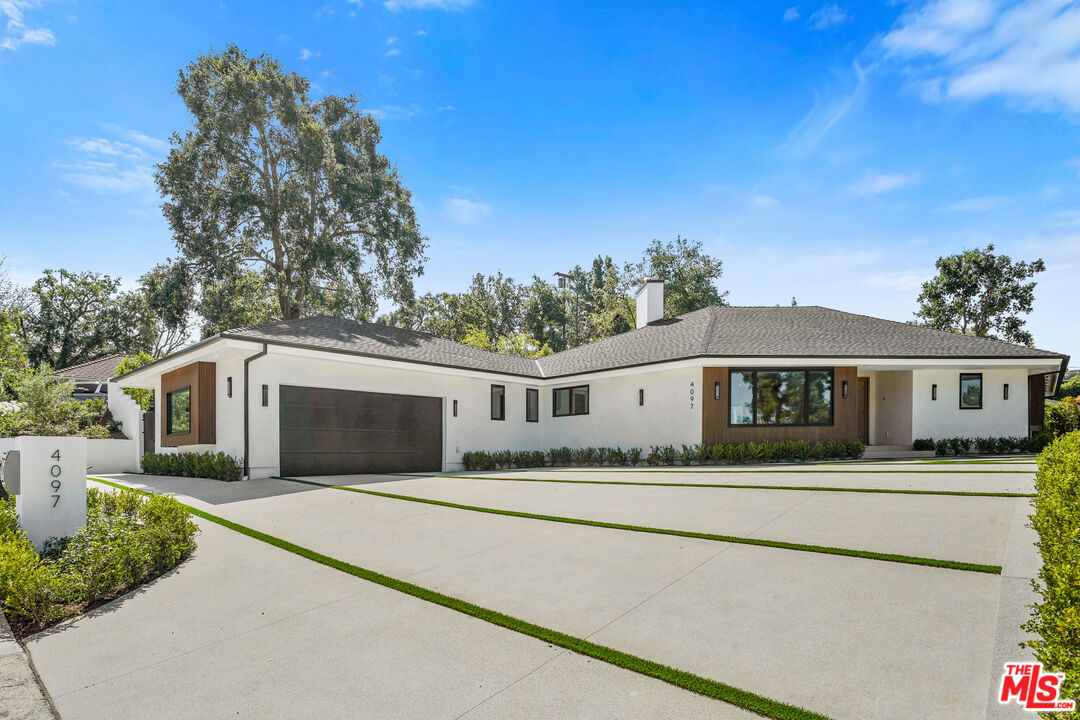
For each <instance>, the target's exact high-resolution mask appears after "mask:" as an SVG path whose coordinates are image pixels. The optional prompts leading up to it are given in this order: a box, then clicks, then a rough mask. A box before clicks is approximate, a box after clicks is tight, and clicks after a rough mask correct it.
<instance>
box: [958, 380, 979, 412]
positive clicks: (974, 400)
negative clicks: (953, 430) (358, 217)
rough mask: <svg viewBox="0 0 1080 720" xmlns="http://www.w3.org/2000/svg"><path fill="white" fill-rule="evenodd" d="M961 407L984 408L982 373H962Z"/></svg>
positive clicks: (969, 408)
mask: <svg viewBox="0 0 1080 720" xmlns="http://www.w3.org/2000/svg"><path fill="white" fill-rule="evenodd" d="M960 409H961V410H981V409H982V373H960Z"/></svg>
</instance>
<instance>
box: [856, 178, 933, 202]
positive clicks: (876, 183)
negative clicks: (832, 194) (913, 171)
mask: <svg viewBox="0 0 1080 720" xmlns="http://www.w3.org/2000/svg"><path fill="white" fill-rule="evenodd" d="M918 181H919V177H918V176H917V175H905V174H902V173H867V174H866V175H865V176H864V177H863V178H862V179H861V180H859V181H858V182H855V183H852V184H851V185H848V188H847V191H848V192H849V193H851V194H852V195H858V196H860V197H870V196H872V195H882V194H884V193H890V192H894V191H896V190H899V189H901V188H904V187H908V186H909V185H914V184H915V183H917V182H918Z"/></svg>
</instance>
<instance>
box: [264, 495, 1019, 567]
mask: <svg viewBox="0 0 1080 720" xmlns="http://www.w3.org/2000/svg"><path fill="white" fill-rule="evenodd" d="M277 479H278V480H286V481H288V482H295V483H302V484H304V485H314V486H316V487H324V488H331V489H333V490H344V491H345V492H354V493H360V494H362V495H374V496H375V497H381V498H388V499H390V500H405V501H406V502H415V503H423V504H425V505H438V506H439V507H447V508H452V509H454V510H468V511H470V512H481V513H488V514H490V515H506V516H507V517H518V518H525V519H527V520H546V521H548V522H557V523H566V524H568V525H586V526H589V527H598V528H605V529H608V530H628V531H630V532H640V533H652V534H654V535H674V536H676V537H686V538H694V539H696V540H712V541H715V542H726V543H735V544H738V545H758V546H760V547H770V548H778V549H780V550H798V551H800V552H816V553H824V554H826V555H843V556H845V557H855V558H862V559H864V560H881V561H884V562H895V563H904V564H907V565H925V566H927V567H937V568H945V569H948V570H964V571H967V572H981V573H989V574H991V575H1000V574H1001V566H1000V565H980V564H978V563H969V562H960V561H959V560H938V559H936V558H926V557H918V556H916V555H897V554H895V553H880V552H874V551H872V550H852V549H850V548H839V547H831V546H828V545H805V544H803V543H792V542H785V541H783V540H762V539H758V538H748V537H739V536H736V535H717V534H715V533H703V532H695V531H693V530H672V529H668V528H655V527H647V526H645V525H627V524H625V523H611V522H603V521H601V520H586V519H584V518H570V517H562V516H561V515H540V514H538V513H529V512H521V511H519V510H500V509H498V508H490V507H481V506H479V505H462V504H461V503H454V502H447V501H446V500H433V499H431V498H423V497H415V496H413V495H398V494H397V493H386V492H379V491H377V490H363V489H361V488H354V487H348V486H346V485H327V484H326V483H320V482H315V481H314V480H300V479H298V478H287V477H279V478H277Z"/></svg>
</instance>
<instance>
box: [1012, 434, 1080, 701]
mask: <svg viewBox="0 0 1080 720" xmlns="http://www.w3.org/2000/svg"><path fill="white" fill-rule="evenodd" d="M1038 464H1039V471H1038V473H1037V474H1036V475H1035V493H1036V494H1035V499H1034V500H1033V501H1032V507H1033V508H1034V514H1032V515H1031V527H1032V528H1034V529H1035V532H1036V533H1038V536H1039V541H1038V543H1037V545H1038V548H1039V553H1040V554H1041V555H1042V560H1043V565H1042V568H1041V569H1040V570H1039V579H1038V580H1037V581H1035V580H1033V581H1032V584H1033V586H1034V587H1035V590H1036V592H1038V593H1039V595H1040V596H1041V598H1042V602H1037V603H1035V605H1034V606H1033V612H1032V617H1031V620H1029V621H1028V622H1027V623H1026V624H1025V625H1024V629H1025V630H1027V631H1028V632H1030V633H1033V634H1035V635H1036V636H1037V637H1036V638H1035V639H1034V640H1029V641H1028V642H1027V645H1028V646H1029V647H1030V648H1032V650H1033V651H1034V652H1035V658H1036V659H1037V660H1039V662H1041V663H1042V664H1043V665H1044V666H1045V667H1046V669H1047V670H1048V671H1051V672H1060V673H1065V681H1064V682H1063V683H1062V685H1061V688H1060V695H1059V696H1060V697H1063V698H1077V697H1080V653H1078V652H1077V648H1080V432H1072V433H1069V434H1068V435H1065V436H1063V437H1061V438H1059V439H1058V440H1056V441H1055V442H1054V443H1053V444H1052V445H1050V446H1049V447H1048V448H1046V450H1045V451H1043V453H1042V454H1041V455H1040V456H1039V459H1038Z"/></svg>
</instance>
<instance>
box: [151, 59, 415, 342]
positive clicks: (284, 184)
mask: <svg viewBox="0 0 1080 720" xmlns="http://www.w3.org/2000/svg"><path fill="white" fill-rule="evenodd" d="M309 91H310V83H309V82H308V80H307V79H305V78H304V77H301V76H300V75H298V74H296V73H293V72H288V71H286V70H285V69H284V68H283V67H282V65H281V64H280V63H279V62H278V60H277V59H275V58H273V57H271V56H269V55H259V56H256V57H249V56H248V55H247V53H246V52H244V51H243V50H241V49H240V48H238V47H237V46H235V45H230V46H229V47H227V48H226V49H225V50H223V51H222V52H220V53H210V54H206V55H200V56H199V57H197V58H196V59H195V60H194V61H193V62H192V63H191V64H190V65H188V66H187V68H185V69H184V70H182V71H180V75H179V80H178V83H177V93H178V94H179V96H180V99H181V100H182V101H183V103H184V105H185V107H186V108H187V110H188V112H189V113H190V115H191V118H192V122H193V125H194V128H193V129H192V130H190V131H187V132H185V133H184V134H183V135H180V134H174V135H173V138H172V144H173V148H172V149H171V150H170V152H169V156H168V158H167V159H166V160H165V162H163V163H162V164H161V165H159V166H158V172H157V174H156V176H155V179H156V181H157V184H158V187H159V189H160V190H161V193H162V195H163V197H164V198H165V202H164V204H163V206H162V209H163V211H164V213H165V217H166V219H167V220H168V222H169V226H170V227H171V229H172V232H173V237H174V240H175V242H176V246H177V248H178V249H179V251H180V255H181V257H180V261H181V262H183V263H185V264H186V265H187V266H188V268H189V269H190V270H191V271H193V273H194V271H197V274H198V277H200V279H201V281H203V282H206V283H209V285H210V286H211V287H212V288H214V287H216V288H224V289H226V290H228V289H229V288H235V287H236V283H237V282H245V281H247V280H249V279H250V276H248V275H246V274H245V272H246V271H254V272H256V273H257V274H259V275H260V276H261V277H262V278H263V279H264V280H265V282H266V284H267V286H268V287H269V288H270V291H271V293H272V296H273V298H274V301H275V304H276V308H275V315H276V316H277V317H279V318H283V319H292V318H297V317H301V316H303V315H305V314H310V313H311V312H313V311H316V310H317V311H322V312H331V313H334V314H339V315H343V316H348V317H356V318H367V317H370V316H372V315H373V314H374V312H375V309H376V307H377V302H378V299H379V298H380V297H386V298H389V299H390V300H392V301H394V302H396V303H399V304H404V303H409V302H411V301H412V300H413V284H412V283H413V278H414V277H415V276H417V275H418V274H419V273H421V272H422V270H423V261H424V250H425V247H426V244H427V240H426V238H425V237H424V236H423V235H422V234H421V233H420V230H419V228H418V227H417V224H416V215H415V213H414V211H413V207H412V202H411V195H410V193H409V190H408V189H407V188H406V187H405V186H404V184H403V183H402V182H401V180H400V178H399V177H398V172H397V169H396V168H395V167H394V166H392V165H391V163H390V161H389V160H388V159H387V158H386V157H385V156H384V155H381V154H379V152H378V149H377V148H378V144H379V142H380V141H381V139H382V138H381V134H380V130H379V125H378V123H377V122H376V120H375V118H374V117H372V116H371V115H370V114H367V113H364V112H363V111H362V110H360V109H359V106H358V102H359V98H358V97H357V96H355V95H349V96H345V97H339V96H335V95H325V96H323V97H322V98H321V99H319V100H314V99H312V98H311V97H310V96H309ZM221 304H222V303H221V300H220V298H219V299H217V300H214V301H212V302H211V305H213V306H214V307H215V308H220V306H221ZM249 309H250V308H249ZM246 312H247V310H242V311H241V314H243V313H246ZM230 313H232V314H235V313H236V309H235V308H232V309H230V310H229V311H228V312H222V313H219V315H222V316H228V315H229V314H230ZM211 324H214V322H213V321H212V322H211Z"/></svg>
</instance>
